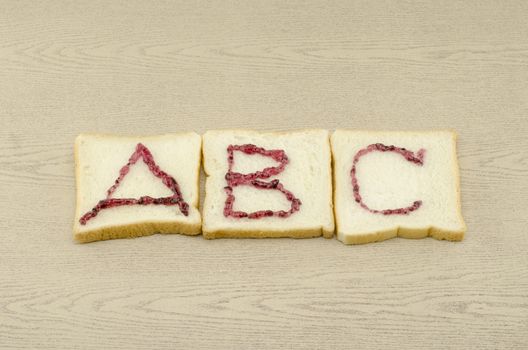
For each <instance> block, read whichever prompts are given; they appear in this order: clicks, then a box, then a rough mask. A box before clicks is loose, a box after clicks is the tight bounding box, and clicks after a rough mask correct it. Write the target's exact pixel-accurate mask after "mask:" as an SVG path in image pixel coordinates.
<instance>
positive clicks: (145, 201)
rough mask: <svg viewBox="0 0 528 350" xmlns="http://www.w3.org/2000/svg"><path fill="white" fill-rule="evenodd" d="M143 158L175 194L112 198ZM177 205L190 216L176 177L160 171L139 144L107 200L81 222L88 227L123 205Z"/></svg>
mask: <svg viewBox="0 0 528 350" xmlns="http://www.w3.org/2000/svg"><path fill="white" fill-rule="evenodd" d="M139 158H141V159H142V160H143V162H144V163H145V164H146V165H147V166H148V168H149V170H150V172H151V173H152V174H154V176H156V177H157V178H159V179H161V181H162V182H163V184H164V185H165V186H167V187H168V188H169V189H170V190H171V191H172V193H173V195H172V196H169V197H161V198H153V197H150V196H142V197H140V198H112V194H113V193H114V192H115V190H116V189H117V188H118V187H119V185H120V184H121V182H122V181H123V179H124V178H125V176H126V175H127V174H128V171H129V170H130V166H132V165H134V164H136V162H137V161H138V160H139ZM151 204H152V205H177V206H178V207H179V208H180V211H181V212H182V214H183V215H185V216H188V215H189V204H187V203H186V202H185V201H184V200H183V197H182V194H181V191H180V186H179V185H178V182H176V180H175V179H174V177H172V176H170V175H169V174H167V173H166V172H164V171H163V170H161V169H160V167H159V166H158V165H157V164H156V162H155V161H154V157H153V156H152V153H150V150H149V149H148V148H147V147H145V146H144V145H143V144H141V143H138V144H137V146H136V150H135V152H134V153H133V154H132V155H131V156H130V159H129V160H128V163H127V164H125V165H124V166H123V167H122V168H121V170H120V171H119V176H118V177H117V179H116V180H115V182H114V184H113V185H112V186H111V187H110V188H109V189H108V190H107V191H106V198H105V199H103V200H101V201H99V203H97V205H96V206H95V207H93V209H92V210H90V211H89V212H87V213H86V214H84V215H83V216H82V217H81V218H80V219H79V222H80V223H81V225H86V223H87V222H88V220H90V219H92V218H94V217H96V216H97V214H98V213H99V212H100V211H101V210H103V209H108V208H113V207H120V206H123V205H151Z"/></svg>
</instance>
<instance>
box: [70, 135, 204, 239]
mask: <svg viewBox="0 0 528 350" xmlns="http://www.w3.org/2000/svg"><path fill="white" fill-rule="evenodd" d="M138 143H142V144H143V145H145V146H146V147H147V148H148V149H149V150H150V151H151V153H152V156H153V158H154V161H155V162H156V164H157V165H158V166H159V167H160V169H161V170H163V171H164V172H166V173H167V174H169V175H170V176H172V177H174V178H175V179H176V181H177V182H178V184H179V187H180V190H181V193H182V197H183V199H184V201H185V202H187V203H188V204H189V215H188V216H184V215H183V214H182V213H181V212H180V209H179V208H178V206H177V205H176V206H165V205H128V206H121V207H114V208H108V209H103V210H101V211H100V212H99V213H98V215H97V216H96V217H94V218H92V219H90V220H88V222H87V223H86V225H81V224H80V223H79V219H80V217H81V216H82V215H83V214H85V213H86V212H88V211H90V210H91V209H92V208H93V207H94V206H95V205H96V204H97V203H98V202H99V201H100V200H103V199H105V198H106V191H107V190H108V188H109V187H110V186H112V185H113V184H114V181H115V180H116V179H117V177H118V175H119V171H120V169H121V168H122V167H123V166H124V165H125V164H127V162H128V160H129V158H130V156H131V155H132V154H133V153H134V151H135V149H136V145H137V144H138ZM200 162H201V137H200V135H198V134H196V133H181V134H167V135H160V136H151V137H122V136H109V135H95V134H81V135H79V136H78V137H77V138H76V140H75V164H76V182H77V208H76V211H75V221H74V229H73V231H74V238H75V240H77V241H79V242H92V241H97V240H105V239H112V238H127V237H137V236H145V235H151V234H154V233H183V234H188V235H196V234H199V233H200V227H201V216H200V212H199V211H198V200H199V188H198V186H199V174H200V172H199V168H200ZM172 194H173V193H172V192H171V190H170V189H169V188H167V187H166V186H165V185H164V184H163V183H162V181H161V179H159V178H157V177H156V176H154V175H153V174H152V173H151V172H150V171H149V169H148V167H147V166H146V165H145V163H144V162H143V160H142V159H139V160H138V161H137V163H136V164H134V165H132V166H131V167H130V171H129V173H128V174H127V175H126V176H125V178H124V179H123V181H122V183H121V184H120V186H119V187H118V188H117V189H116V191H115V192H114V194H113V195H112V198H139V197H141V196H151V197H154V198H157V197H168V196H171V195H172Z"/></svg>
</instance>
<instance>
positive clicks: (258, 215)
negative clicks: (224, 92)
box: [202, 130, 334, 239]
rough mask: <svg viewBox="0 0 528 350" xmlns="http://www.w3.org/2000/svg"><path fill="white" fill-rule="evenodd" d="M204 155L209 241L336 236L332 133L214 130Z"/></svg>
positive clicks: (207, 136)
mask: <svg viewBox="0 0 528 350" xmlns="http://www.w3.org/2000/svg"><path fill="white" fill-rule="evenodd" d="M203 155H204V169H205V173H206V175H207V179H206V187H205V188H206V194H205V201H204V207H203V216H204V221H203V226H202V232H203V236H204V238H207V239H212V238H220V237H251V238H264V237H294V238H303V237H316V236H321V235H323V236H324V237H328V238H329V237H332V236H333V232H334V217H333V211H332V175H331V153H330V142H329V133H328V131H327V130H303V131H295V132H269V133H261V132H256V131H248V130H217V131H208V132H206V133H205V134H204V136H203ZM228 159H231V161H232V163H231V166H230V161H229V160H228ZM230 168H231V169H230Z"/></svg>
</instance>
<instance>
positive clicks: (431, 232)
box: [330, 129, 467, 245]
mask: <svg viewBox="0 0 528 350" xmlns="http://www.w3.org/2000/svg"><path fill="white" fill-rule="evenodd" d="M338 130H341V131H347V129H338ZM336 131H337V130H335V131H334V133H335V132H336ZM350 131H365V132H369V131H368V130H350ZM437 131H441V132H449V133H451V139H452V142H453V152H454V155H453V156H454V158H453V159H454V160H455V161H454V165H453V166H454V169H453V170H454V173H455V181H456V186H455V187H456V196H457V205H458V207H457V213H458V217H459V219H460V222H461V223H462V226H463V228H462V230H460V231H450V230H445V229H442V228H438V227H434V226H430V227H425V228H418V229H409V228H403V227H395V228H391V229H387V230H384V231H375V232H365V233H363V234H357V235H354V236H347V235H344V234H340V232H339V220H338V213H337V208H336V207H337V206H336V201H335V195H336V183H335V174H332V175H333V176H332V178H333V179H334V198H333V199H334V215H335V223H336V232H337V239H338V240H340V241H341V242H343V243H344V244H347V245H348V244H366V243H374V242H381V241H385V240H387V239H390V238H394V237H401V238H409V239H419V238H426V237H432V238H435V239H437V240H446V241H453V242H457V241H461V240H463V239H464V234H465V232H466V230H467V226H466V224H465V222H464V219H463V217H462V205H461V198H460V197H461V196H460V192H461V191H460V173H459V167H458V157H457V151H456V140H457V133H456V132H455V131H454V130H430V131H416V132H417V133H422V132H437ZM372 132H402V131H372ZM403 132H404V133H405V132H409V133H412V132H414V131H403ZM334 133H332V136H333V135H334ZM330 140H331V142H330V146H331V150H332V161H333V162H334V163H333V169H334V170H335V158H334V145H333V142H332V137H330Z"/></svg>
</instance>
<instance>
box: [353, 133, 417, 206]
mask: <svg viewBox="0 0 528 350" xmlns="http://www.w3.org/2000/svg"><path fill="white" fill-rule="evenodd" d="M374 151H378V152H394V153H397V154H399V155H401V156H402V157H403V158H405V159H406V160H407V161H408V162H411V163H414V164H416V165H419V166H422V165H423V162H424V155H425V150H424V149H420V150H419V151H418V152H417V153H416V154H415V153H414V152H411V151H409V150H407V149H405V148H401V147H396V146H385V145H384V144H381V143H374V144H371V145H369V146H368V147H366V148H363V149H361V150H359V151H358V152H357V153H356V155H355V156H354V161H353V163H352V169H351V170H350V177H351V178H352V189H353V192H354V200H355V201H356V203H358V204H359V205H360V206H361V207H362V208H363V209H365V210H368V211H370V212H371V213H373V214H383V215H408V214H409V213H411V212H413V211H415V210H417V209H418V208H420V207H421V206H422V201H421V200H417V201H414V202H413V204H412V205H410V206H408V207H405V208H396V209H384V210H376V209H371V208H369V207H368V206H367V205H366V204H365V203H364V202H363V199H362V198H361V194H360V193H359V184H358V180H357V177H356V166H357V163H358V161H359V159H360V158H361V157H362V156H364V155H365V154H367V153H370V152H374Z"/></svg>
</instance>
